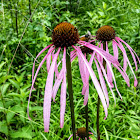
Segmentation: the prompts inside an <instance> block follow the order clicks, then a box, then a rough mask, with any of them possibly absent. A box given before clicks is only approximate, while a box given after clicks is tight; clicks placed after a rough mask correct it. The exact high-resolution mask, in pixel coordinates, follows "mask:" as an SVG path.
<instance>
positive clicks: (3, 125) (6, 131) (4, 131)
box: [0, 120, 8, 135]
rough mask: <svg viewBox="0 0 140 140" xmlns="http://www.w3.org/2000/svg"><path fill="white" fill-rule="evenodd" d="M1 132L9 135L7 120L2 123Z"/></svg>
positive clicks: (0, 125) (0, 124)
mask: <svg viewBox="0 0 140 140" xmlns="http://www.w3.org/2000/svg"><path fill="white" fill-rule="evenodd" d="M0 132H1V133H4V134H5V135H8V128H7V125H6V121H5V120H4V121H1V122H0Z"/></svg>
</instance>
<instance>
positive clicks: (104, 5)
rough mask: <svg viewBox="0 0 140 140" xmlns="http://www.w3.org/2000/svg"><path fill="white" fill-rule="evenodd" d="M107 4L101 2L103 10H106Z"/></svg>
mask: <svg viewBox="0 0 140 140" xmlns="http://www.w3.org/2000/svg"><path fill="white" fill-rule="evenodd" d="M106 6H107V4H106V3H105V2H103V8H104V10H105V9H106Z"/></svg>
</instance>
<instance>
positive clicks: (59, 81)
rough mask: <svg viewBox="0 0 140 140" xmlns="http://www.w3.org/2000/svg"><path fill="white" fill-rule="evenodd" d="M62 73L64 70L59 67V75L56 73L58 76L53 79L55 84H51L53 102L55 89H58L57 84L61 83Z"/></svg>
mask: <svg viewBox="0 0 140 140" xmlns="http://www.w3.org/2000/svg"><path fill="white" fill-rule="evenodd" d="M63 73H64V70H63V69H61V71H60V73H59V75H58V77H57V79H56V81H55V84H54V86H53V91H52V98H53V101H54V102H55V96H56V93H57V91H58V89H59V86H60V84H61V82H62V79H63V76H64V74H63Z"/></svg>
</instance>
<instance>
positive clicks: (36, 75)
mask: <svg viewBox="0 0 140 140" xmlns="http://www.w3.org/2000/svg"><path fill="white" fill-rule="evenodd" d="M54 49H55V47H54V48H51V50H49V51H48V53H47V54H46V55H45V57H44V58H43V60H42V61H41V63H40V64H39V66H38V68H37V71H36V73H35V76H34V79H33V81H32V86H31V90H30V94H29V99H28V106H27V114H28V117H29V103H30V98H31V93H32V89H33V87H34V83H35V80H36V77H37V75H38V72H39V70H40V68H41V66H42V65H43V63H44V62H45V60H46V58H47V57H48V55H49V54H50V53H51V52H52V51H53V50H54ZM29 118H30V117H29Z"/></svg>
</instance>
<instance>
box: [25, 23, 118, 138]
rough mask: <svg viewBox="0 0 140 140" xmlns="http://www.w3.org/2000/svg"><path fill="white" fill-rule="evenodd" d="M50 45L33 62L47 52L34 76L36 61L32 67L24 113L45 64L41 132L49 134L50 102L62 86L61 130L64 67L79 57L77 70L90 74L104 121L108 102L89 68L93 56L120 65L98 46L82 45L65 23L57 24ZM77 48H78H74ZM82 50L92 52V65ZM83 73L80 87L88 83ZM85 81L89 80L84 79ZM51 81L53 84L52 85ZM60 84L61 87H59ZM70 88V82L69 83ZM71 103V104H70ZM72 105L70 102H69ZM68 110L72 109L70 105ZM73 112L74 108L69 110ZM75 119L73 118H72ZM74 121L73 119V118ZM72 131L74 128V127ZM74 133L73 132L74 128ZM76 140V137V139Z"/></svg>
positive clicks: (64, 78) (64, 88)
mask: <svg viewBox="0 0 140 140" xmlns="http://www.w3.org/2000/svg"><path fill="white" fill-rule="evenodd" d="M52 42H53V43H52V44H50V45H48V46H47V47H45V48H44V49H43V50H41V51H40V52H39V54H38V55H37V57H36V58H35V61H36V60H37V58H38V57H39V56H40V55H41V54H42V53H43V52H44V51H46V50H48V51H47V54H46V55H45V57H44V58H43V60H42V61H41V63H40V64H39V66H38V68H37V70H36V73H35V74H34V69H35V61H34V63H33V69H32V86H31V90H30V94H29V100H28V108H27V112H28V116H29V102H30V98H31V93H32V89H33V88H34V83H35V80H36V78H37V75H38V72H39V70H40V68H41V66H42V65H43V63H44V62H45V61H46V63H47V64H46V65H47V71H48V75H47V80H46V85H45V94H44V105H43V117H44V131H45V132H48V131H49V124H50V113H51V100H52V98H53V101H55V97H56V94H57V91H58V88H59V87H60V85H61V95H60V127H61V128H62V127H63V124H64V114H65V107H66V89H67V88H66V73H67V78H68V77H69V76H70V72H69V70H70V69H69V67H68V66H67V61H66V60H67V59H68V58H69V60H70V61H73V60H74V59H75V57H76V56H77V55H78V58H79V66H80V67H83V65H84V66H86V69H87V70H88V72H89V74H87V75H90V76H91V79H92V81H93V84H94V86H95V88H96V90H97V92H98V95H99V97H100V99H101V102H102V104H103V107H104V111H105V116H106V117H107V114H108V113H107V100H108V99H107V98H108V97H106V95H105V94H106V93H105V91H104V90H103V86H102V85H100V83H99V82H98V80H97V78H96V75H95V73H94V71H93V70H92V68H91V65H92V61H93V59H94V55H95V53H96V54H98V56H100V57H101V58H104V59H105V60H106V62H107V63H108V65H109V64H110V63H112V64H114V65H116V66H119V62H118V61H117V60H116V58H114V57H113V56H112V55H110V54H109V53H107V52H106V51H104V50H102V49H101V48H99V47H98V46H95V45H92V44H88V43H87V42H85V41H82V42H81V41H79V34H78V30H77V29H76V28H75V27H74V26H73V25H72V24H70V23H68V22H62V23H60V24H58V25H57V26H56V27H55V28H54V30H53V32H52ZM75 44H77V45H75ZM81 45H82V46H85V47H86V48H90V49H91V50H92V51H91V52H93V53H92V56H91V62H88V61H87V59H86V57H85V56H84V54H83V52H82V50H81V48H80V46H81ZM60 52H63V58H62V68H61V70H60V72H59V71H58V65H59V64H57V58H58V56H59V54H60ZM109 68H110V71H112V68H111V66H109ZM54 73H55V79H54ZM82 75H84V76H87V75H85V72H84V71H83V72H82V71H81V77H82V78H83V79H82V80H83V83H86V84H87V83H88V79H85V78H84V76H82ZM87 77H88V76H87ZM53 81H54V84H53ZM61 83H62V84H61ZM71 84H72V81H71ZM69 85H70V84H69V78H68V91H69V92H70V90H69V87H70V88H71V91H72V85H71V86H69ZM69 96H71V94H70V93H69ZM85 96H87V97H88V94H85ZM87 97H86V99H85V101H84V104H86V103H87V99H88V98H87ZM70 103H71V100H70ZM72 104H73V102H72ZM70 106H71V105H70ZM72 110H73V111H74V107H73V109H72ZM71 114H74V112H72V113H71ZM73 117H74V116H73ZM73 119H74V118H73ZM73 127H75V126H73ZM73 129H75V128H73ZM73 131H74V130H73ZM75 138H76V135H75Z"/></svg>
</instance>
